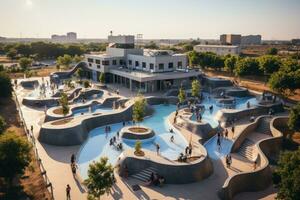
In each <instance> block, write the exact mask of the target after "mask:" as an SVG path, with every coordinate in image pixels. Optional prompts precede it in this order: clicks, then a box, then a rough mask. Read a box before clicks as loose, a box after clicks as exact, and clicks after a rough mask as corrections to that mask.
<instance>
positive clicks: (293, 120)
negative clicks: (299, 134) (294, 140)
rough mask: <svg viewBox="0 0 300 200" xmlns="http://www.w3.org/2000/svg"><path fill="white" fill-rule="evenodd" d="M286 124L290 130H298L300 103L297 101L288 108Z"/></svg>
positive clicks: (299, 129) (299, 124) (299, 128)
mask: <svg viewBox="0 0 300 200" xmlns="http://www.w3.org/2000/svg"><path fill="white" fill-rule="evenodd" d="M288 126H289V128H290V129H291V130H294V131H300V103H299V102H298V104H297V105H295V106H294V107H292V109H291V110H290V114H289V121H288Z"/></svg>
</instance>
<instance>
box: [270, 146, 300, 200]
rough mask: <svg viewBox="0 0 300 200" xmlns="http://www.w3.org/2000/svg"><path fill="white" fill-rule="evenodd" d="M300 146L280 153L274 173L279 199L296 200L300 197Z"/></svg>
mask: <svg viewBox="0 0 300 200" xmlns="http://www.w3.org/2000/svg"><path fill="white" fill-rule="evenodd" d="M299 177H300V148H299V149H298V150H297V151H285V152H282V153H281V154H280V157H279V161H278V163H277V167H276V169H275V172H274V174H273V182H274V184H275V186H276V187H277V188H278V193H277V199H281V200H296V199H299V197H300V179H299Z"/></svg>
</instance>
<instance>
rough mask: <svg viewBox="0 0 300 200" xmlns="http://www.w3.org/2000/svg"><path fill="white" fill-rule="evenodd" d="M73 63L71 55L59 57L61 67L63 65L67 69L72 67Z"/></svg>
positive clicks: (58, 61)
mask: <svg viewBox="0 0 300 200" xmlns="http://www.w3.org/2000/svg"><path fill="white" fill-rule="evenodd" d="M72 62H73V59H72V57H71V56H70V55H67V54H65V55H64V56H59V57H58V58H57V63H58V64H59V65H63V66H65V67H66V68H68V67H69V66H70V64H71V63H72Z"/></svg>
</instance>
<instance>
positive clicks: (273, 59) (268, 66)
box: [258, 55, 281, 74]
mask: <svg viewBox="0 0 300 200" xmlns="http://www.w3.org/2000/svg"><path fill="white" fill-rule="evenodd" d="M258 62H259V68H260V70H261V71H263V72H264V73H265V74H272V73H273V72H277V71H278V70H279V68H280V65H281V62H280V59H279V58H278V57H277V56H272V55H264V56H261V57H259V58H258Z"/></svg>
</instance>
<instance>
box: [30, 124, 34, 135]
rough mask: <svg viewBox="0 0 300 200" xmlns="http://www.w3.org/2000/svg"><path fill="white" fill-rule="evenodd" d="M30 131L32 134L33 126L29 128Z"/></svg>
mask: <svg viewBox="0 0 300 200" xmlns="http://www.w3.org/2000/svg"><path fill="white" fill-rule="evenodd" d="M30 131H31V133H33V125H31V126H30Z"/></svg>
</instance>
